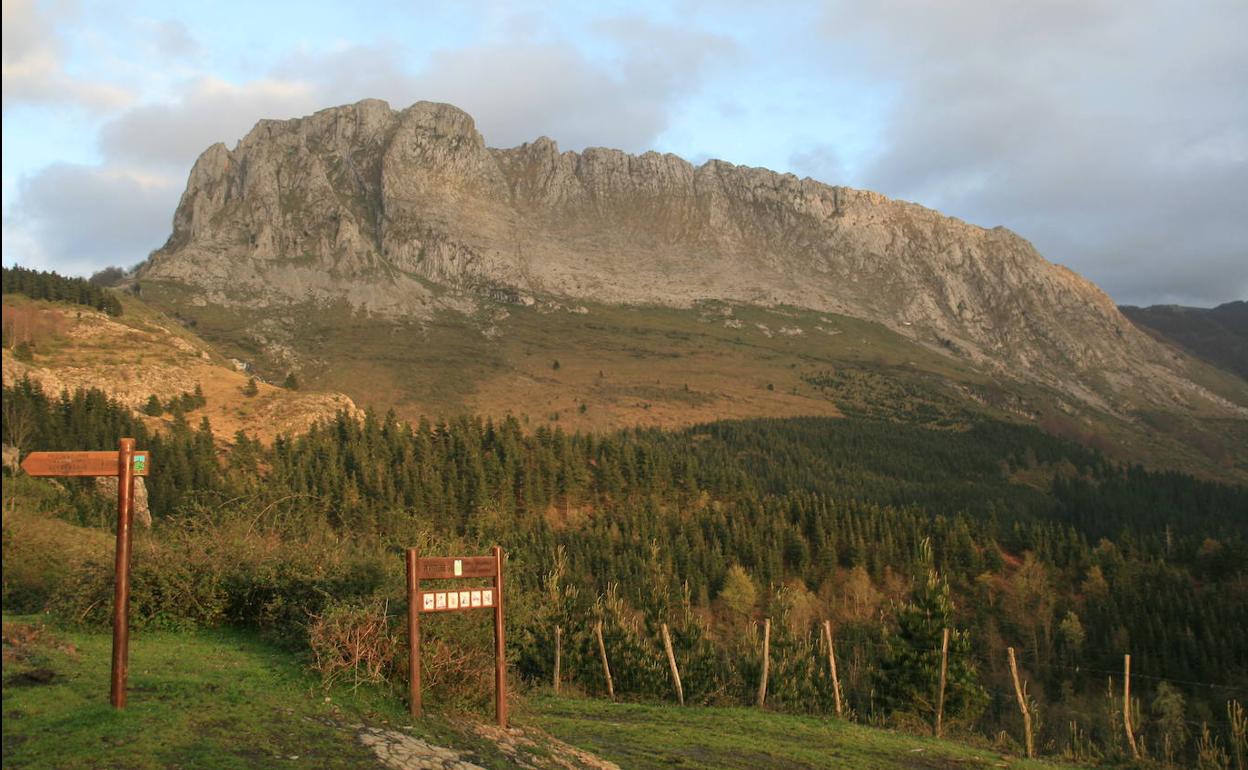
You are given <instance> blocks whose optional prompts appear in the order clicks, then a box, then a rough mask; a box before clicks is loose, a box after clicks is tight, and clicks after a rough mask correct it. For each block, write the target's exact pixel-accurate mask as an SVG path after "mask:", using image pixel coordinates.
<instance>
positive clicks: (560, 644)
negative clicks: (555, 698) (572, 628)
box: [554, 626, 563, 695]
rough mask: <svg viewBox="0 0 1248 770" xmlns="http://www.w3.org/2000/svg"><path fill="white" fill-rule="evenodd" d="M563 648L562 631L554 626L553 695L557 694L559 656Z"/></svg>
mask: <svg viewBox="0 0 1248 770" xmlns="http://www.w3.org/2000/svg"><path fill="white" fill-rule="evenodd" d="M562 647H563V629H562V628H560V627H559V626H555V677H554V679H555V695H558V694H559V655H560V653H561V652H562Z"/></svg>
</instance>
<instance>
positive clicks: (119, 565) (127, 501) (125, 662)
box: [109, 438, 134, 709]
mask: <svg viewBox="0 0 1248 770" xmlns="http://www.w3.org/2000/svg"><path fill="white" fill-rule="evenodd" d="M133 501H134V439H132V438H123V439H121V440H120V441H118V442H117V558H116V563H115V564H114V572H115V576H114V581H113V676H112V687H111V689H110V693H109V700H110V702H112V704H113V707H114V708H119V709H124V708H125V707H126V674H127V672H128V668H129V665H130V524H131V518H132V516H133V507H134V506H133Z"/></svg>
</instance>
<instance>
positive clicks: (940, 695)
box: [936, 628, 949, 738]
mask: <svg viewBox="0 0 1248 770" xmlns="http://www.w3.org/2000/svg"><path fill="white" fill-rule="evenodd" d="M948 670H949V629H947V628H946V629H945V632H944V634H943V635H942V636H941V639H940V689H939V690H937V691H936V737H937V738H939V737H940V733H941V729H942V728H943V724H942V722H943V721H944V717H945V674H946V672H947V671H948Z"/></svg>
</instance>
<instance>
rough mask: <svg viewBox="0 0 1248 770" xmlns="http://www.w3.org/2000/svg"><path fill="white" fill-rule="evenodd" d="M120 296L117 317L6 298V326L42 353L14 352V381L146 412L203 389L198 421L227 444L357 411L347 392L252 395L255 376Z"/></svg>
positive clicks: (268, 389) (9, 366) (8, 372)
mask: <svg viewBox="0 0 1248 770" xmlns="http://www.w3.org/2000/svg"><path fill="white" fill-rule="evenodd" d="M119 296H121V297H122V302H123V304H124V309H125V310H124V312H123V313H122V315H120V316H110V315H106V314H104V313H101V312H99V311H96V310H93V309H90V308H86V307H83V306H81V305H70V304H66V303H56V302H46V301H38V300H33V299H30V298H28V297H23V296H19V295H16V294H5V295H4V314H5V326H6V329H13V330H14V332H13V334H14V335H15V338H16V337H20V338H21V339H22V340H24V341H27V342H29V343H31V347H32V349H33V356H32V357H31V358H30V360H20V359H19V358H18V357H17V356H16V355H15V354H14V351H13V350H11V349H9V348H7V347H6V348H4V350H3V362H4V363H3V372H4V384H5V385H12V384H13V383H15V382H17V381H19V380H21V379H22V378H24V377H29V378H30V379H31V380H32V381H35V382H38V383H39V384H41V385H42V386H43V388H44V390H45V391H47V392H49V393H53V394H58V393H60V392H61V391H62V390H70V391H73V390H76V389H78V388H86V389H90V388H98V389H100V390H102V391H104V392H105V393H108V394H109V395H110V396H112V397H113V398H116V399H117V400H119V401H121V402H122V403H124V404H126V405H129V406H130V407H132V408H133V409H136V410H138V409H142V408H143V407H144V405H145V404H146V403H147V401H148V399H149V398H150V397H151V396H153V395H155V396H157V397H158V398H159V399H160V400H161V401H167V400H168V399H170V398H173V397H176V396H178V395H181V394H182V393H189V392H193V391H194V390H195V388H196V387H199V388H200V389H201V390H202V392H203V394H204V397H205V399H206V401H207V403H206V405H205V406H204V407H202V408H200V409H196V410H195V411H194V412H193V414H192V415H190V419H194V420H198V419H199V418H200V417H207V418H208V419H209V421H210V422H211V424H212V427H213V430H214V431H215V432H216V434H217V435H218V436H220V437H224V438H228V437H231V436H233V435H234V433H235V431H237V430H238V429H240V428H242V429H245V430H246V431H247V432H248V433H249V434H251V435H253V436H258V437H260V438H261V439H262V440H264V441H269V440H272V438H273V436H275V435H276V434H278V433H290V432H298V431H301V430H303V429H305V428H306V427H307V426H308V425H310V424H312V423H313V422H315V421H317V420H319V419H323V418H325V417H329V416H332V415H333V414H334V413H335V412H337V411H338V410H340V409H346V410H348V411H354V410H355V405H354V403H352V401H351V399H350V398H348V397H346V396H344V395H342V394H340V393H325V392H300V391H289V390H285V389H282V388H278V387H274V386H272V385H269V384H267V383H263V382H261V383H258V391H259V392H258V393H256V395H254V396H250V397H249V396H246V395H245V394H244V392H243V391H244V388H245V386H246V384H247V382H248V380H249V379H250V375H248V374H247V373H245V372H243V371H239V370H238V369H237V368H236V367H235V366H234V365H233V364H232V363H231V362H230V361H228V360H227V359H225V358H223V357H222V356H221V355H220V354H219V353H217V352H216V350H215V349H214V348H213V347H212V346H211V345H209V344H208V343H206V342H204V341H203V340H202V339H200V338H199V337H197V336H196V335H195V334H194V333H192V332H191V331H189V330H188V329H186V328H184V327H183V326H182V325H181V324H179V323H178V322H176V321H174V320H173V319H170V318H168V317H166V316H164V315H163V314H161V313H160V312H159V311H156V310H154V309H152V308H150V307H148V306H147V305H146V304H145V303H143V302H142V301H140V300H138V299H136V298H134V297H131V296H125V295H119ZM161 419H162V418H152V420H153V422H156V421H159V420H161Z"/></svg>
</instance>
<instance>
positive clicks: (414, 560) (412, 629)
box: [407, 548, 421, 718]
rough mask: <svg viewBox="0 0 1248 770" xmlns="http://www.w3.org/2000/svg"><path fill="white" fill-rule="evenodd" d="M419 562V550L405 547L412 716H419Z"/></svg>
mask: <svg viewBox="0 0 1248 770" xmlns="http://www.w3.org/2000/svg"><path fill="white" fill-rule="evenodd" d="M419 563H420V555H419V552H418V551H417V550H416V549H415V548H408V549H407V664H408V670H409V672H410V674H411V675H410V676H409V677H408V687H407V707H408V711H410V712H411V715H412V717H413V718H419V717H420V712H421V702H420V570H419V569H418V566H417V565H419Z"/></svg>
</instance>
